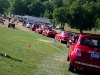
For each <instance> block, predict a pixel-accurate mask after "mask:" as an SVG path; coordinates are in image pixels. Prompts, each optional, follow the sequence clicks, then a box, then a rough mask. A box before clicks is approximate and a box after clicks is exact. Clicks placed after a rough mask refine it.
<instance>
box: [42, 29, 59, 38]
mask: <svg viewBox="0 0 100 75" xmlns="http://www.w3.org/2000/svg"><path fill="white" fill-rule="evenodd" d="M56 34H57V32H56V31H55V30H52V28H51V27H47V28H45V29H44V30H43V32H42V35H45V36H47V37H55V35H56Z"/></svg>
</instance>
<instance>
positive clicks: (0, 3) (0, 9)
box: [0, 0, 9, 14]
mask: <svg viewBox="0 0 100 75" xmlns="http://www.w3.org/2000/svg"><path fill="white" fill-rule="evenodd" d="M8 7H9V3H8V1H7V0H0V13H2V14H3V13H4V12H6V11H7V9H8Z"/></svg>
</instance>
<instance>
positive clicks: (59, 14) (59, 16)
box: [53, 7, 67, 30]
mask: <svg viewBox="0 0 100 75" xmlns="http://www.w3.org/2000/svg"><path fill="white" fill-rule="evenodd" d="M66 11H67V9H66V8H65V7H60V8H56V9H55V10H54V12H53V18H54V20H55V21H56V22H58V23H61V27H62V28H63V29H64V25H65V23H66V16H67V15H66V13H67V12H66ZM63 29H62V30H63Z"/></svg>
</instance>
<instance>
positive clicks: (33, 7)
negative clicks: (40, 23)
mask: <svg viewBox="0 0 100 75" xmlns="http://www.w3.org/2000/svg"><path fill="white" fill-rule="evenodd" d="M28 8H29V10H30V12H31V13H30V14H31V15H34V16H37V17H39V16H40V15H41V14H42V13H44V5H43V4H42V3H41V2H39V1H36V2H32V3H31V4H30V5H28Z"/></svg>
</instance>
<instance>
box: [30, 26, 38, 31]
mask: <svg viewBox="0 0 100 75" xmlns="http://www.w3.org/2000/svg"><path fill="white" fill-rule="evenodd" d="M36 28H39V24H33V25H31V26H30V30H31V31H35V29H36Z"/></svg>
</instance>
